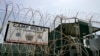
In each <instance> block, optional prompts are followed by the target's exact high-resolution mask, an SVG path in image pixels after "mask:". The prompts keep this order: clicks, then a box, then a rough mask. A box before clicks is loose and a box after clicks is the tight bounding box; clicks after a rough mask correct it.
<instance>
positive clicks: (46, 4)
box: [7, 0, 100, 13]
mask: <svg viewBox="0 0 100 56" xmlns="http://www.w3.org/2000/svg"><path fill="white" fill-rule="evenodd" d="M7 1H11V2H13V3H17V4H22V5H23V6H24V7H28V8H33V9H40V10H42V11H48V12H50V13H51V12H52V13H54V12H55V13H58V12H59V11H61V10H62V11H65V10H69V9H71V10H73V9H75V10H81V11H84V12H91V13H100V0H7Z"/></svg>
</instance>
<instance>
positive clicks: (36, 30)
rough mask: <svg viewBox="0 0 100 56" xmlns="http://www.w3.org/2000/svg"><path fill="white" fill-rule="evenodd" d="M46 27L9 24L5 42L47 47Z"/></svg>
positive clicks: (47, 30) (47, 29)
mask: <svg viewBox="0 0 100 56" xmlns="http://www.w3.org/2000/svg"><path fill="white" fill-rule="evenodd" d="M48 32H49V28H48V27H42V26H36V25H29V24H24V23H18V22H9V24H8V26H7V32H6V36H5V41H6V42H16V43H29V44H42V45H48Z"/></svg>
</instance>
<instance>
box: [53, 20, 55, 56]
mask: <svg viewBox="0 0 100 56" xmlns="http://www.w3.org/2000/svg"><path fill="white" fill-rule="evenodd" d="M54 40H55V20H54V34H53V41H54ZM54 42H55V41H54ZM53 51H54V52H53V55H54V56H55V44H54V50H53Z"/></svg>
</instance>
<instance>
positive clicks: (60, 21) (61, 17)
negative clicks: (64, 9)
mask: <svg viewBox="0 0 100 56" xmlns="http://www.w3.org/2000/svg"><path fill="white" fill-rule="evenodd" d="M62 17H63V16H61V18H60V22H61V27H60V32H61V36H60V37H61V56H62V53H63V50H62V49H63V48H62V45H63V38H62Z"/></svg>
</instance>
